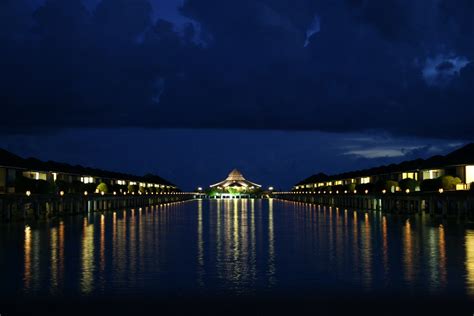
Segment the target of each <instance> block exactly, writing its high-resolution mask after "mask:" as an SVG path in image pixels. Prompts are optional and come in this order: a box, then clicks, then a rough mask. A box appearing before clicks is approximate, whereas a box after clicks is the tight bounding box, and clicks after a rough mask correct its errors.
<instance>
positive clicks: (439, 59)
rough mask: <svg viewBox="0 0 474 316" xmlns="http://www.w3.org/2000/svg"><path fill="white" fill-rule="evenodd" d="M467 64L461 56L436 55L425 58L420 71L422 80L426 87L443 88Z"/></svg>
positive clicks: (466, 60) (465, 59)
mask: <svg viewBox="0 0 474 316" xmlns="http://www.w3.org/2000/svg"><path fill="white" fill-rule="evenodd" d="M469 63H470V61H469V60H468V59H467V58H466V57H463V56H452V55H451V56H445V55H437V56H435V57H433V58H427V59H426V61H425V63H424V66H423V69H422V74H423V78H424V80H425V82H426V84H427V85H428V86H445V85H446V84H448V83H449V82H450V81H451V80H452V79H453V78H454V77H455V76H458V75H459V72H460V71H461V69H462V68H464V67H465V66H466V65H467V64H469Z"/></svg>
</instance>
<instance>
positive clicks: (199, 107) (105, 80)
mask: <svg viewBox="0 0 474 316" xmlns="http://www.w3.org/2000/svg"><path fill="white" fill-rule="evenodd" d="M165 2H166V5H165ZM35 3H36V6H35V5H34V4H35ZM173 3H174V4H176V5H178V4H182V5H181V7H180V9H179V12H180V13H181V17H180V21H177V20H176V16H175V15H173V16H171V15H170V18H169V20H166V19H162V17H163V16H162V15H160V14H159V12H158V13H157V10H159V9H160V8H167V9H169V8H170V7H171V6H172V5H170V4H173ZM0 12H1V14H2V16H1V18H2V23H3V24H4V27H2V28H1V29H0V44H1V47H2V50H1V51H0V66H1V68H2V72H1V73H0V84H1V86H0V87H1V88H0V89H1V90H0V102H1V104H2V110H3V111H2V112H3V113H2V114H3V115H2V117H1V121H0V123H1V124H0V125H1V129H2V130H3V131H23V132H27V131H29V130H35V131H36V130H38V129H40V130H43V129H45V130H51V129H55V128H62V127H117V126H133V127H187V128H202V127H207V128H216V127H217V128H250V129H283V130H296V129H305V130H323V131H338V132H348V131H360V130H366V129H369V130H385V131H388V132H391V133H394V134H415V135H419V136H431V137H448V138H449V137H452V138H465V137H468V136H469V135H474V127H472V126H473V125H472V124H471V122H470V121H471V119H470V118H471V117H472V116H473V115H474V110H473V109H472V106H471V103H472V101H471V100H472V99H473V97H474V92H473V89H472V86H473V84H474V80H473V77H474V75H473V66H472V63H470V62H471V61H472V60H473V59H474V42H473V41H472V36H473V35H474V22H472V21H474V8H473V5H472V2H471V1H467V0H466V1H456V2H455V3H454V2H453V1H448V0H438V1H428V0H424V1H416V2H415V1H408V0H387V1H377V0H345V1H342V0H340V1H309V0H260V1H255V0H252V1H251V0H228V1H218V0H187V1H183V2H182V3H181V2H180V1H165V0H163V1H162V2H161V3H160V2H159V1H146V0H133V1H132V0H102V1H92V0H87V1H84V2H82V1H80V0H69V1H63V0H45V1H41V2H40V1H36V2H35V1H28V0H4V1H2V2H1V3H0ZM157 17H161V18H157ZM183 21H184V22H183ZM441 121H442V123H441Z"/></svg>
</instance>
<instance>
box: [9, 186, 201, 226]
mask: <svg viewBox="0 0 474 316" xmlns="http://www.w3.org/2000/svg"><path fill="white" fill-rule="evenodd" d="M194 198H195V194H194V193H187V192H168V193H161V194H133V195H132V194H126V195H124V194H122V195H114V194H64V193H62V194H5V195H0V220H1V221H6V222H9V221H18V220H26V219H42V218H43V219H44V218H51V217H56V216H62V215H72V214H82V213H87V212H95V211H107V210H117V209H125V208H134V207H146V206H152V205H159V204H166V203H176V202H182V201H186V200H191V199H194Z"/></svg>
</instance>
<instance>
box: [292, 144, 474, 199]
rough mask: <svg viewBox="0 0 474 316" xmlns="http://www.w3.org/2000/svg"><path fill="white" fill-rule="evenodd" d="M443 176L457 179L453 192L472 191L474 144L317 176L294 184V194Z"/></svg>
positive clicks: (473, 185)
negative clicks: (430, 154)
mask: <svg viewBox="0 0 474 316" xmlns="http://www.w3.org/2000/svg"><path fill="white" fill-rule="evenodd" d="M443 176H452V177H456V178H459V180H460V181H459V180H458V182H459V183H457V184H456V185H455V187H454V188H453V189H455V190H469V189H471V187H472V189H474V184H473V182H474V143H471V144H468V145H466V146H464V147H462V148H459V149H457V150H455V151H453V152H451V153H449V154H447V155H445V156H440V155H439V156H434V157H431V158H429V159H416V160H410V161H405V162H402V163H399V164H391V165H387V166H380V167H375V168H371V169H365V170H358V171H352V172H346V173H341V174H336V175H326V174H324V173H319V174H316V175H313V176H311V177H309V178H307V179H305V180H303V181H301V182H299V183H297V184H296V185H295V186H294V187H293V191H317V190H318V188H326V187H334V186H341V185H342V186H347V185H350V184H355V185H364V184H375V183H377V182H380V181H389V180H391V181H397V182H400V181H402V180H404V179H413V180H415V181H417V182H418V183H422V182H423V181H424V180H433V179H438V178H440V177H443ZM396 189H397V190H399V189H400V188H398V187H397V188H396ZM418 189H419V188H418Z"/></svg>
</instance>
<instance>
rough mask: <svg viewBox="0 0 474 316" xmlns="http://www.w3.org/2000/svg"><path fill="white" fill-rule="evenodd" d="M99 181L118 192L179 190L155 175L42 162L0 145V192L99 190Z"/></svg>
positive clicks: (77, 191) (78, 191)
mask: <svg viewBox="0 0 474 316" xmlns="http://www.w3.org/2000/svg"><path fill="white" fill-rule="evenodd" d="M48 184H49V186H48ZM99 184H105V187H108V188H109V191H110V192H112V191H114V192H116V193H123V192H129V191H135V190H136V192H137V193H140V192H153V193H155V192H156V193H159V192H173V191H178V188H177V187H176V186H175V185H174V184H172V183H170V182H168V181H167V180H165V179H163V178H161V177H159V176H156V175H151V174H150V175H146V176H135V175H130V174H125V173H119V172H112V171H105V170H100V169H94V168H87V167H82V166H72V165H69V164H65V163H59V162H54V161H48V162H43V161H40V160H38V159H35V158H28V159H24V158H21V157H19V156H17V155H15V154H12V153H10V152H8V151H6V150H3V149H0V194H14V193H24V192H23V191H25V190H28V191H30V190H31V191H34V190H35V188H36V189H37V190H39V191H48V190H49V191H53V190H64V191H69V192H73V191H74V192H75V193H80V192H81V191H82V190H89V192H91V191H92V192H91V193H93V192H94V191H96V190H99V189H97V186H98V185H99ZM30 187H31V188H30ZM38 187H41V189H38ZM38 193H46V192H38ZM48 193H53V192H48Z"/></svg>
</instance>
